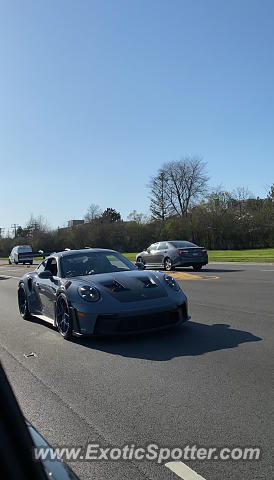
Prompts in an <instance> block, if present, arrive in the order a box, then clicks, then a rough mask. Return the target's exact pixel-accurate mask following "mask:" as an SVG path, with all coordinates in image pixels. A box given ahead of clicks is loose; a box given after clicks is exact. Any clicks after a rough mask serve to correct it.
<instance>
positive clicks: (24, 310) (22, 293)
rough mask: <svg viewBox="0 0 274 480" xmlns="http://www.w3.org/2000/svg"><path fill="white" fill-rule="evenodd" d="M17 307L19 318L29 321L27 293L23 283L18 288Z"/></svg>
mask: <svg viewBox="0 0 274 480" xmlns="http://www.w3.org/2000/svg"><path fill="white" fill-rule="evenodd" d="M18 307H19V312H20V315H21V317H22V318H24V320H29V319H30V318H31V314H30V311H29V304H28V298H27V292H26V289H25V286H24V284H23V283H20V285H19V288H18Z"/></svg>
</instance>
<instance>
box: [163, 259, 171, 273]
mask: <svg viewBox="0 0 274 480" xmlns="http://www.w3.org/2000/svg"><path fill="white" fill-rule="evenodd" d="M164 268H165V270H167V271H168V272H170V270H172V261H171V260H170V258H169V257H167V258H166V259H165V261H164Z"/></svg>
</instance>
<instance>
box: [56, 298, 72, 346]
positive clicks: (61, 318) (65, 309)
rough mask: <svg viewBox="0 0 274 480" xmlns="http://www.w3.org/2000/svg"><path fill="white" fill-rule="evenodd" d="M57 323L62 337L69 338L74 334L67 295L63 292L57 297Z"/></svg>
mask: <svg viewBox="0 0 274 480" xmlns="http://www.w3.org/2000/svg"><path fill="white" fill-rule="evenodd" d="M55 323H56V326H57V329H58V332H59V333H60V334H61V335H62V337H63V338H64V339H65V340H69V339H70V338H71V336H72V332H73V325H72V318H71V314H70V310H69V306H68V301H67V297H66V295H64V294H63V293H61V294H60V295H59V296H58V297H57V301H56V313H55Z"/></svg>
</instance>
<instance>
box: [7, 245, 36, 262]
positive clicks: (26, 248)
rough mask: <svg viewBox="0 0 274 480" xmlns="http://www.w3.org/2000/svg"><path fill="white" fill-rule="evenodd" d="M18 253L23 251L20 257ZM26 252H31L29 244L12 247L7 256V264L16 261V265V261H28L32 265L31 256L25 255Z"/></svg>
mask: <svg viewBox="0 0 274 480" xmlns="http://www.w3.org/2000/svg"><path fill="white" fill-rule="evenodd" d="M20 253H24V256H23V258H22V257H21V258H20ZM27 253H32V247H31V246H30V245H17V246H16V247H13V249H12V251H11V252H10V256H9V264H10V265H11V264H12V263H16V265H18V263H23V264H24V265H25V263H29V264H30V265H32V264H33V257H32V256H28V255H26V254H27Z"/></svg>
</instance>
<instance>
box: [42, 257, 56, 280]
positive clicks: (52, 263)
mask: <svg viewBox="0 0 274 480" xmlns="http://www.w3.org/2000/svg"><path fill="white" fill-rule="evenodd" d="M45 270H49V271H50V272H51V273H52V275H53V276H54V277H57V274H58V269H57V260H56V258H54V257H53V258H49V259H48V261H47V263H46V267H45Z"/></svg>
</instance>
